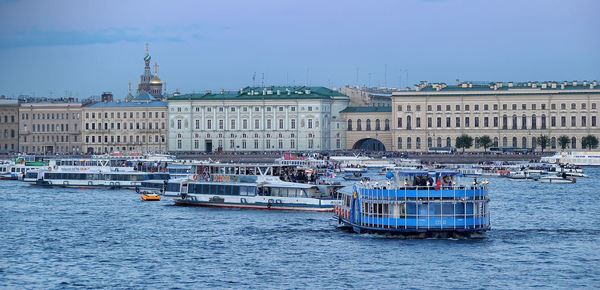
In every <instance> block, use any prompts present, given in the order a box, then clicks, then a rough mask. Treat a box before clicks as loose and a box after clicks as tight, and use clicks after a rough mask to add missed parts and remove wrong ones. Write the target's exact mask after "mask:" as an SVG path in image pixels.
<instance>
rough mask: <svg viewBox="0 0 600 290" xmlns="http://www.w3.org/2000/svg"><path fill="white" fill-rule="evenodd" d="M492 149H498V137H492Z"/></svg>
mask: <svg viewBox="0 0 600 290" xmlns="http://www.w3.org/2000/svg"><path fill="white" fill-rule="evenodd" d="M494 147H498V137H494Z"/></svg>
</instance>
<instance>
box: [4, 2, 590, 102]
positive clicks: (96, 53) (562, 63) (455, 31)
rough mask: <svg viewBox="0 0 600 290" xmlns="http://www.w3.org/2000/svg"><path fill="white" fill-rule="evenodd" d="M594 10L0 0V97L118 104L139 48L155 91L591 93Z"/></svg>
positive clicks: (578, 6)
mask: <svg viewBox="0 0 600 290" xmlns="http://www.w3.org/2000/svg"><path fill="white" fill-rule="evenodd" d="M598 11H600V1H593V0H590V1H586V0H576V1H552V0H550V1H541V0H537V1H533V0H532V1H459V0H456V1H455V0H429V1H425V0H421V1H417V0H415V1H337V0H336V1H312V0H309V1H241V0H240V1H235V0H225V1H77V0H70V1H27V0H0V64H1V71H0V95H6V96H8V97H16V96H18V95H20V94H26V95H35V96H38V97H41V96H53V97H60V96H65V95H66V96H74V97H79V98H87V97H89V96H92V95H100V94H101V93H102V92H103V91H110V92H113V93H114V95H115V97H116V98H123V97H124V96H125V95H126V94H127V91H128V83H129V82H131V83H132V88H133V92H134V93H135V88H136V84H137V82H139V79H140V75H141V74H142V73H143V68H144V61H143V57H144V54H145V43H146V42H148V43H150V54H151V56H152V65H154V63H155V62H157V63H158V65H159V77H160V78H161V79H162V80H163V82H166V83H167V89H168V90H169V92H173V91H174V90H175V89H179V90H180V91H181V92H182V93H187V92H194V91H195V92H201V91H204V90H213V91H216V90H219V89H221V88H224V89H225V90H237V89H239V88H241V87H245V86H252V85H253V84H254V85H257V86H260V85H261V84H263V83H264V85H267V86H268V85H312V86H326V87H342V86H344V85H370V86H380V87H382V86H386V87H396V88H399V87H405V86H411V85H413V84H415V83H417V82H418V81H420V80H427V81H430V82H446V83H449V84H452V83H454V81H455V80H456V79H460V80H471V81H544V80H555V81H563V80H568V81H571V80H593V79H595V80H600V31H599V27H600V18H599V17H598V16H597V12H598ZM153 72H154V69H153ZM263 74H264V81H263ZM254 75H255V80H254V81H253V76H254ZM407 77H408V79H407Z"/></svg>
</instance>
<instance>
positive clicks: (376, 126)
mask: <svg viewBox="0 0 600 290" xmlns="http://www.w3.org/2000/svg"><path fill="white" fill-rule="evenodd" d="M380 130H381V121H379V119H375V131H380Z"/></svg>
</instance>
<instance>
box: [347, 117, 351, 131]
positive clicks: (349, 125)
mask: <svg viewBox="0 0 600 290" xmlns="http://www.w3.org/2000/svg"><path fill="white" fill-rule="evenodd" d="M347 130H348V131H352V120H348V128H347Z"/></svg>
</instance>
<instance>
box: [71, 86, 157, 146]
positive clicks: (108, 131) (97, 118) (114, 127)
mask: <svg viewBox="0 0 600 290" xmlns="http://www.w3.org/2000/svg"><path fill="white" fill-rule="evenodd" d="M166 120H167V103H165V102H160V101H158V100H156V99H155V98H154V97H153V96H152V95H150V94H149V93H147V92H142V93H141V94H139V95H137V96H136V97H134V98H133V99H131V100H128V101H124V102H121V101H116V102H97V103H91V104H88V105H85V106H83V123H82V130H83V131H82V132H83V133H82V138H83V142H84V143H83V152H84V153H88V154H92V153H96V154H101V153H110V152H123V153H125V152H138V153H164V152H166V150H167V146H166V145H167V141H166V137H167V126H166Z"/></svg>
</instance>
